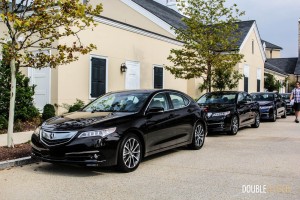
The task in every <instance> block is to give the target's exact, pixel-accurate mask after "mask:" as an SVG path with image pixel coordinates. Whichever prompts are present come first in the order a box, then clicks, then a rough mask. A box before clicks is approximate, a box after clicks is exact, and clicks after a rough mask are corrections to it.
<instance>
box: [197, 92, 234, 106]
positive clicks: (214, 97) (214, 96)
mask: <svg viewBox="0 0 300 200" xmlns="http://www.w3.org/2000/svg"><path fill="white" fill-rule="evenodd" d="M235 96H236V94H235V93H231V94H230V93H229V94H228V93H226V94H225V93H209V94H205V95H203V96H202V97H201V98H200V99H199V100H198V101H197V103H223V104H232V103H235Z"/></svg>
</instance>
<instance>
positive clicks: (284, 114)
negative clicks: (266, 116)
mask: <svg viewBox="0 0 300 200" xmlns="http://www.w3.org/2000/svg"><path fill="white" fill-rule="evenodd" d="M286 116H287V113H286V108H284V113H283V115H281V118H286Z"/></svg>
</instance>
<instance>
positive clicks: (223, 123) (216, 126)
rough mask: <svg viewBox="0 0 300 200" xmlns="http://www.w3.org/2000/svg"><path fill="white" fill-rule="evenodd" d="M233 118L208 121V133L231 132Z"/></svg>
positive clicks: (223, 117) (216, 118)
mask: <svg viewBox="0 0 300 200" xmlns="http://www.w3.org/2000/svg"><path fill="white" fill-rule="evenodd" d="M230 126H231V118H230V117H229V116H219V117H210V118H209V119H207V129H208V132H222V131H230Z"/></svg>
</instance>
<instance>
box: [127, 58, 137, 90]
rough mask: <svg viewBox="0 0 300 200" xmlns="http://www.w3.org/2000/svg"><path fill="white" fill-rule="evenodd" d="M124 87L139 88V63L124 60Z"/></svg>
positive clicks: (129, 88)
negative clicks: (125, 68)
mask: <svg viewBox="0 0 300 200" xmlns="http://www.w3.org/2000/svg"><path fill="white" fill-rule="evenodd" d="M126 67H127V71H126V76H125V89H127V90H134V89H140V63H139V62H132V61H126Z"/></svg>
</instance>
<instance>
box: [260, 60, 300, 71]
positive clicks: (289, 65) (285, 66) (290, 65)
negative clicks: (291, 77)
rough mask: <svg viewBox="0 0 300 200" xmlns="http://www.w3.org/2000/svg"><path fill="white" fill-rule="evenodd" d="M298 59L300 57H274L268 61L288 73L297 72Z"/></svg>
mask: <svg viewBox="0 0 300 200" xmlns="http://www.w3.org/2000/svg"><path fill="white" fill-rule="evenodd" d="M297 60H298V58H272V59H268V60H267V61H266V62H268V63H270V64H271V65H273V66H276V67H277V68H279V69H281V70H282V71H284V72H285V73H287V74H295V68H296V64H297ZM265 66H266V65H265Z"/></svg>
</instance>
